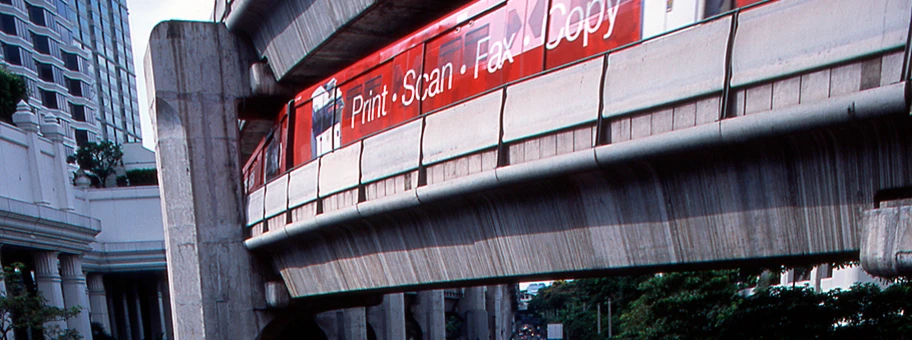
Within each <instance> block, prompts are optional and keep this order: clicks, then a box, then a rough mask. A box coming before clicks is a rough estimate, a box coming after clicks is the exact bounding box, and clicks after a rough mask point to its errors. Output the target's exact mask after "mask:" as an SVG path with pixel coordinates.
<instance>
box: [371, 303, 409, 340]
mask: <svg viewBox="0 0 912 340" xmlns="http://www.w3.org/2000/svg"><path fill="white" fill-rule="evenodd" d="M367 318H368V322H369V323H370V325H371V326H372V327H373V328H374V332H375V333H376V334H377V339H378V340H399V339H405V296H404V295H403V294H402V293H396V294H386V295H384V296H383V303H381V304H380V305H379V306H373V307H368V308H367Z"/></svg>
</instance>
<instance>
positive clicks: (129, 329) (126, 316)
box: [120, 289, 142, 340]
mask: <svg viewBox="0 0 912 340" xmlns="http://www.w3.org/2000/svg"><path fill="white" fill-rule="evenodd" d="M128 300H129V299H128V298H127V291H126V289H125V290H124V291H123V292H122V293H121V294H120V302H121V304H123V311H124V333H125V334H126V335H127V339H126V340H133V327H132V326H131V325H130V324H131V322H130V304H129V303H128V302H127V301H128ZM139 340H142V339H139Z"/></svg>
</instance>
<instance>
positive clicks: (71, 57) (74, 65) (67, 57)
mask: <svg viewBox="0 0 912 340" xmlns="http://www.w3.org/2000/svg"><path fill="white" fill-rule="evenodd" d="M60 54H61V55H63V64H64V66H66V68H67V70H70V71H77V72H78V71H79V57H78V56H77V55H76V54H75V53H67V52H63V51H60Z"/></svg>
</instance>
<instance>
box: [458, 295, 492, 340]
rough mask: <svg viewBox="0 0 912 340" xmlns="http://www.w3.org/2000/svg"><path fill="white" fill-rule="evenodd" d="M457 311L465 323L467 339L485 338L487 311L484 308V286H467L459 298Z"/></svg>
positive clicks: (487, 336) (478, 339)
mask: <svg viewBox="0 0 912 340" xmlns="http://www.w3.org/2000/svg"><path fill="white" fill-rule="evenodd" d="M459 311H460V312H461V313H462V317H463V318H464V319H465V323H466V338H467V339H468V340H487V339H488V338H489V337H490V335H489V334H490V332H489V331H488V312H487V311H486V310H485V287H484V286H481V287H469V288H466V289H465V294H464V295H463V297H462V299H460V300H459Z"/></svg>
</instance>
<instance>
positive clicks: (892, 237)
mask: <svg viewBox="0 0 912 340" xmlns="http://www.w3.org/2000/svg"><path fill="white" fill-rule="evenodd" d="M862 228H863V230H862V233H863V234H862V239H861V240H862V242H861V267H862V268H863V269H864V270H865V271H866V272H868V273H870V274H871V275H875V276H884V277H896V276H900V275H909V274H912V205H905V206H893V207H883V208H879V209H871V210H867V211H865V212H864V216H863V219H862Z"/></svg>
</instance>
